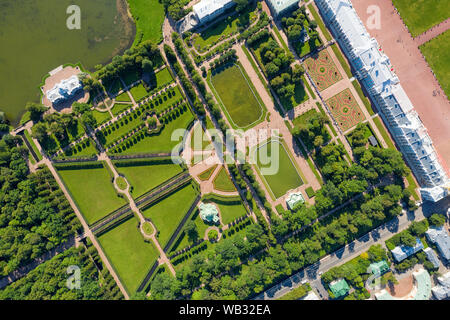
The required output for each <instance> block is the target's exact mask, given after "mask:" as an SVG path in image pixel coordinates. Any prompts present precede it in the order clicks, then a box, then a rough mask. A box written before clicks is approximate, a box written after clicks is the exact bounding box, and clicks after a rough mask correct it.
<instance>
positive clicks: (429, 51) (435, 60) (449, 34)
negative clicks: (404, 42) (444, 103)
mask: <svg viewBox="0 0 450 320" xmlns="http://www.w3.org/2000/svg"><path fill="white" fill-rule="evenodd" d="M442 2H444V1H442ZM420 50H421V51H422V54H423V55H424V56H425V59H426V60H427V62H428V64H429V65H430V67H431V69H433V72H434V74H435V75H436V77H437V79H438V81H439V83H440V85H441V86H442V89H444V92H445V94H446V95H447V97H450V76H449V75H450V30H447V31H446V32H444V33H443V34H441V35H439V36H437V37H436V38H434V39H432V40H430V41H428V42H426V43H425V44H423V45H421V46H420Z"/></svg>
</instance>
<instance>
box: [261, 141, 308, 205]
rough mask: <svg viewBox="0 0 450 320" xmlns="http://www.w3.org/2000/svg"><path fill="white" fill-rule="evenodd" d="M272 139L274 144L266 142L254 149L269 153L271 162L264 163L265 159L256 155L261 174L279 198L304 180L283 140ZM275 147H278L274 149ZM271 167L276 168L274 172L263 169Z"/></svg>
mask: <svg viewBox="0 0 450 320" xmlns="http://www.w3.org/2000/svg"><path fill="white" fill-rule="evenodd" d="M271 141H273V146H272V143H270V142H268V143H264V144H263V145H261V146H259V147H258V149H257V150H255V151H254V152H256V153H259V154H262V155H267V156H268V157H269V158H270V162H269V163H263V162H264V161H262V159H261V157H260V156H259V154H258V155H254V156H255V157H256V161H257V167H258V169H259V170H260V173H261V175H262V176H263V177H264V179H265V180H266V182H267V184H268V185H269V188H270V191H271V192H272V193H273V195H274V196H275V198H277V199H278V198H280V197H281V196H283V195H284V194H286V192H287V191H288V190H290V189H295V188H298V187H300V186H301V185H302V184H303V181H302V179H301V177H300V174H299V172H298V171H297V169H296V167H295V165H294V164H293V160H292V159H291V157H290V155H289V154H288V151H287V150H285V147H284V146H283V144H282V142H281V141H278V140H275V139H274V140H271ZM274 147H275V148H277V149H274V150H272V148H274ZM274 151H275V153H274ZM277 153H278V159H277ZM277 160H278V161H277ZM269 168H274V169H275V170H274V174H268V173H264V172H263V171H262V170H263V169H264V170H267V169H269Z"/></svg>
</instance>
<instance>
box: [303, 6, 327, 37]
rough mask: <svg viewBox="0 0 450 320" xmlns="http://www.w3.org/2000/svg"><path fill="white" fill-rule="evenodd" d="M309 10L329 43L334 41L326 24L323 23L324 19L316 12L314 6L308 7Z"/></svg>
mask: <svg viewBox="0 0 450 320" xmlns="http://www.w3.org/2000/svg"><path fill="white" fill-rule="evenodd" d="M308 9H309V11H310V12H311V14H312V16H313V18H314V20H315V21H316V22H317V25H318V26H319V28H320V30H321V31H322V33H323V34H324V36H325V39H326V40H327V41H330V40H331V39H332V37H331V34H330V32H329V31H328V29H327V28H326V27H325V24H324V23H323V21H322V18H321V17H320V16H319V14H318V12H317V11H316V9H315V8H314V6H313V5H312V4H309V5H308Z"/></svg>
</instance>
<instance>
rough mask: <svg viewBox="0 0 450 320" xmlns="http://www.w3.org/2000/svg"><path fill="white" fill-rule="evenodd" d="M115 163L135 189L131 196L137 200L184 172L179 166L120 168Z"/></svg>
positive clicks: (162, 165) (155, 165)
mask: <svg viewBox="0 0 450 320" xmlns="http://www.w3.org/2000/svg"><path fill="white" fill-rule="evenodd" d="M117 163H120V162H115V163H114V164H115V165H116V167H117V171H118V172H120V173H121V174H123V175H124V176H125V177H126V178H127V180H128V182H129V183H130V185H131V186H132V187H133V190H132V192H131V195H132V196H133V197H134V198H137V197H139V196H141V195H143V194H144V193H146V192H147V191H150V190H151V189H153V188H155V187H157V186H159V185H160V184H161V183H163V182H164V181H166V180H167V179H169V178H171V177H173V176H175V175H177V174H178V173H180V172H182V171H183V169H182V168H181V167H180V166H179V165H177V164H152V165H149V164H147V165H138V163H137V165H136V166H124V167H122V166H119V165H117Z"/></svg>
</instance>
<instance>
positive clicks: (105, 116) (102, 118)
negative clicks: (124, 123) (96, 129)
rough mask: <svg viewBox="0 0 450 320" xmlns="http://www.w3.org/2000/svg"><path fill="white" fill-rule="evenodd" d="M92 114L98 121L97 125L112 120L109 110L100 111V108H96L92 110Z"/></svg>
mask: <svg viewBox="0 0 450 320" xmlns="http://www.w3.org/2000/svg"><path fill="white" fill-rule="evenodd" d="M92 115H93V116H94V118H95V121H97V126H99V125H101V124H103V123H105V122H106V121H109V120H111V115H110V114H109V112H108V111H104V112H100V111H98V110H94V111H92Z"/></svg>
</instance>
